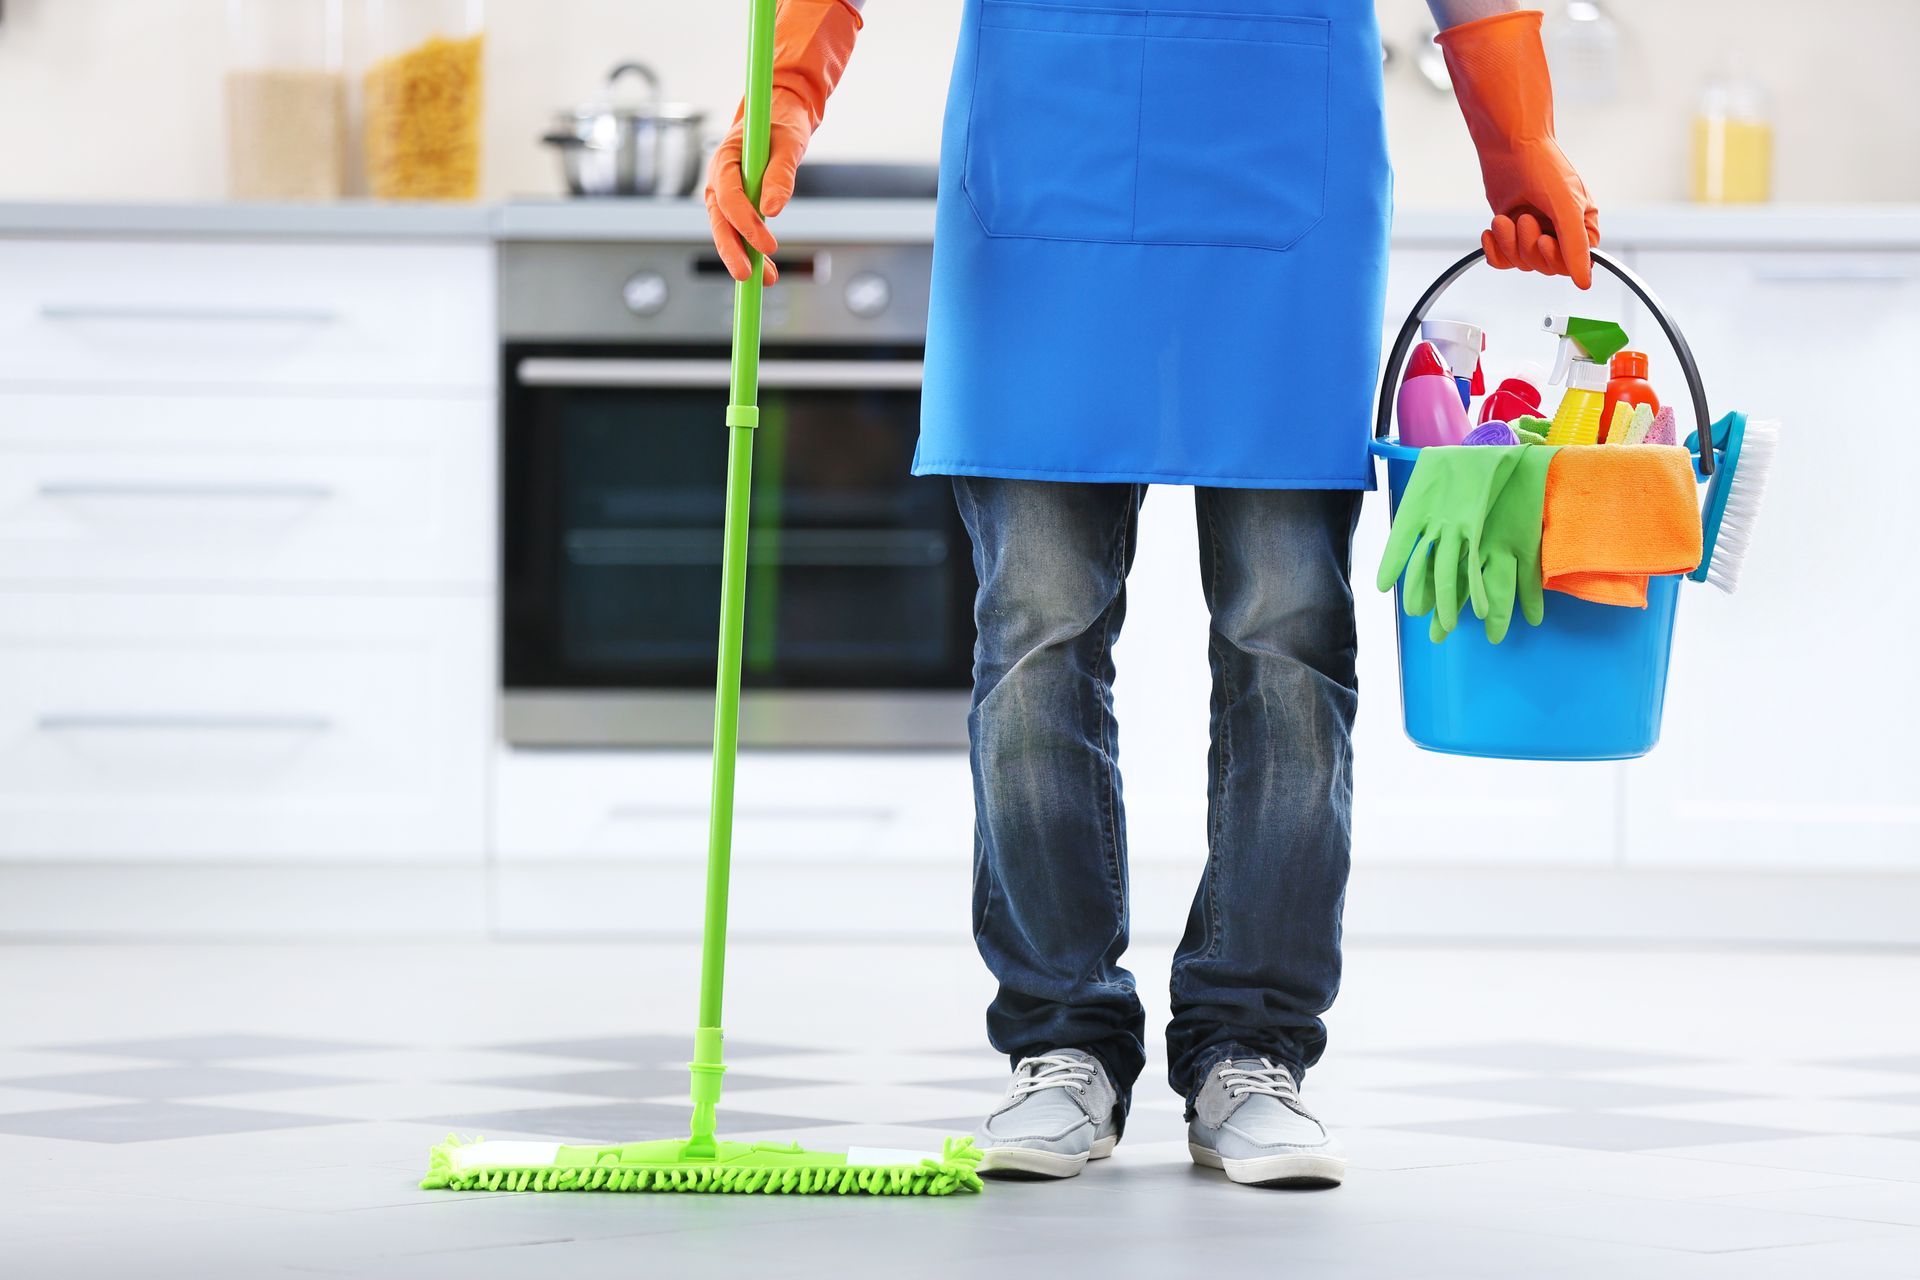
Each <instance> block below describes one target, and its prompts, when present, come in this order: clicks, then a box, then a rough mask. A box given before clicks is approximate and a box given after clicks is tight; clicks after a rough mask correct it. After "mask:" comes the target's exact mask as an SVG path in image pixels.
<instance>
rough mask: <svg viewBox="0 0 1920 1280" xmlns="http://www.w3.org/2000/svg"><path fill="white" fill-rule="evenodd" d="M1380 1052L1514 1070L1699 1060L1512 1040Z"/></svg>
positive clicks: (1599, 1067) (1585, 1068)
mask: <svg viewBox="0 0 1920 1280" xmlns="http://www.w3.org/2000/svg"><path fill="white" fill-rule="evenodd" d="M1374 1052H1381V1053H1383V1055H1384V1056H1390V1057H1400V1058H1419V1059H1425V1060H1427V1061H1430V1062H1446V1063H1463V1064H1465V1065H1468V1066H1478V1067H1505V1068H1508V1069H1509V1070H1514V1071H1556V1072H1558V1071H1564V1072H1573V1073H1580V1072H1590V1071H1604V1070H1608V1069H1610V1068H1622V1067H1660V1066H1675V1065H1680V1064H1685V1063H1692V1062H1699V1061H1700V1059H1699V1058H1697V1057H1681V1056H1678V1055H1675V1054H1666V1053H1635V1052H1632V1051H1629V1050H1625V1049H1613V1048H1607V1047H1605V1046H1601V1045H1573V1044H1553V1043H1548V1042H1545V1041H1531V1040H1514V1041H1504V1042H1500V1043H1494V1044H1456V1045H1445V1046H1437V1047H1435V1048H1431V1049H1394V1050H1385V1051H1374Z"/></svg>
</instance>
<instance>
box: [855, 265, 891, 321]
mask: <svg viewBox="0 0 1920 1280" xmlns="http://www.w3.org/2000/svg"><path fill="white" fill-rule="evenodd" d="M846 296H847V310H849V311H851V312H853V314H855V315H857V316H859V317H860V318H861V319H862V320H871V319H873V317H875V316H877V315H879V314H880V313H881V312H882V311H885V310H886V309H887V307H888V305H889V304H891V303H892V302H893V286H892V285H890V284H888V283H887V278H886V277H885V276H883V275H881V274H880V273H879V272H877V271H862V272H861V273H860V274H859V275H857V276H855V277H854V278H853V279H851V280H849V281H847V295H846Z"/></svg>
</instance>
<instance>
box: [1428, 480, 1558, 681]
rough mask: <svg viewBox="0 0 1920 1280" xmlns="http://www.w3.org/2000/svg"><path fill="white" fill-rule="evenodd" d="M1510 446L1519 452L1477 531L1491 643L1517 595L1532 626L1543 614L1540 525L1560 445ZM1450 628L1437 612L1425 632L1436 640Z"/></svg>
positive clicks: (1509, 621) (1501, 632)
mask: <svg viewBox="0 0 1920 1280" xmlns="http://www.w3.org/2000/svg"><path fill="white" fill-rule="evenodd" d="M1514 452H1516V453H1518V454H1519V455H1520V457H1519V461H1518V462H1517V463H1515V465H1514V468H1513V472H1512V474H1511V475H1509V476H1508V477H1507V483H1506V484H1505V485H1504V486H1502V487H1501V489H1500V492H1499V494H1498V496H1496V497H1495V498H1494V502H1493V506H1492V507H1491V508H1490V509H1488V511H1487V520H1486V525H1485V527H1484V528H1483V529H1482V530H1481V534H1480V573H1481V579H1482V581H1484V582H1485V583H1486V587H1487V609H1486V612H1485V613H1482V614H1480V616H1481V618H1483V619H1484V620H1485V622H1486V628H1487V640H1488V642H1489V643H1492V644H1499V643H1500V642H1501V641H1502V640H1505V639H1506V638H1507V631H1508V629H1509V628H1510V627H1511V626H1512V625H1513V605H1514V600H1515V598H1516V596H1517V597H1518V599H1519V602H1520V614H1521V616H1522V617H1524V618H1525V619H1526V620H1527V622H1528V624H1529V625H1530V626H1535V627H1537V626H1539V625H1540V621H1541V619H1543V618H1545V617H1546V615H1547V601H1546V590H1545V587H1544V586H1543V585H1542V582H1541V578H1540V528H1541V523H1542V516H1543V514H1544V512H1545V510H1546V503H1547V468H1548V467H1549V466H1551V465H1552V464H1553V455H1554V454H1556V453H1558V452H1560V450H1559V448H1558V447H1557V446H1550V445H1521V446H1519V447H1518V448H1517V449H1515V450H1514ZM1449 630H1451V629H1450V628H1449V629H1448V630H1442V629H1441V627H1440V618H1439V615H1438V614H1436V615H1435V616H1434V620H1433V624H1432V626H1430V627H1429V628H1428V632H1427V634H1428V637H1429V638H1430V639H1432V640H1434V641H1435V642H1436V643H1437V642H1439V641H1441V640H1444V639H1446V638H1447V634H1448V631H1449Z"/></svg>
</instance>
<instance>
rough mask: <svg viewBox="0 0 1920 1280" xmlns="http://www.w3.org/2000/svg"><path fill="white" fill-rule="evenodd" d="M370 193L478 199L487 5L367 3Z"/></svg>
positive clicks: (409, 0)
mask: <svg viewBox="0 0 1920 1280" xmlns="http://www.w3.org/2000/svg"><path fill="white" fill-rule="evenodd" d="M366 5H367V13H366V32H367V37H368V40H369V43H370V45H371V49H372V60H371V62H370V63H369V65H368V67H367V71H366V77H365V81H364V86H363V87H364V89H365V95H366V107H365V110H366V136H365V149H366V163H367V188H368V190H369V191H370V192H371V193H372V194H373V195H375V196H377V197H380V198H382V199H388V200H471V199H473V198H474V197H475V196H477V195H478V194H479V192H480V124H481V120H480V117H481V106H482V89H483V87H484V75H483V72H482V62H483V56H484V53H485V40H486V35H485V32H486V23H485V19H486V13H485V6H484V4H483V3H482V0H366Z"/></svg>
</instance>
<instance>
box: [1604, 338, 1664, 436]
mask: <svg viewBox="0 0 1920 1280" xmlns="http://www.w3.org/2000/svg"><path fill="white" fill-rule="evenodd" d="M1609 371H1610V372H1611V373H1612V375H1613V376H1612V377H1611V378H1610V379H1609V380H1608V382H1607V398H1606V401H1605V403H1603V404H1602V405H1601V406H1600V442H1601V443H1602V444H1605V443H1606V440H1607V427H1608V425H1609V424H1610V423H1612V421H1613V407H1614V406H1615V405H1617V404H1627V405H1643V404H1644V405H1646V406H1647V407H1648V408H1649V409H1652V410H1653V411H1654V412H1655V413H1658V412H1660V397H1659V396H1657V395H1655V394H1654V393H1653V385H1652V384H1651V383H1649V382H1648V381H1647V353H1646V352H1644V351H1619V352H1615V353H1614V357H1613V363H1612V365H1611V366H1610V367H1609Z"/></svg>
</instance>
